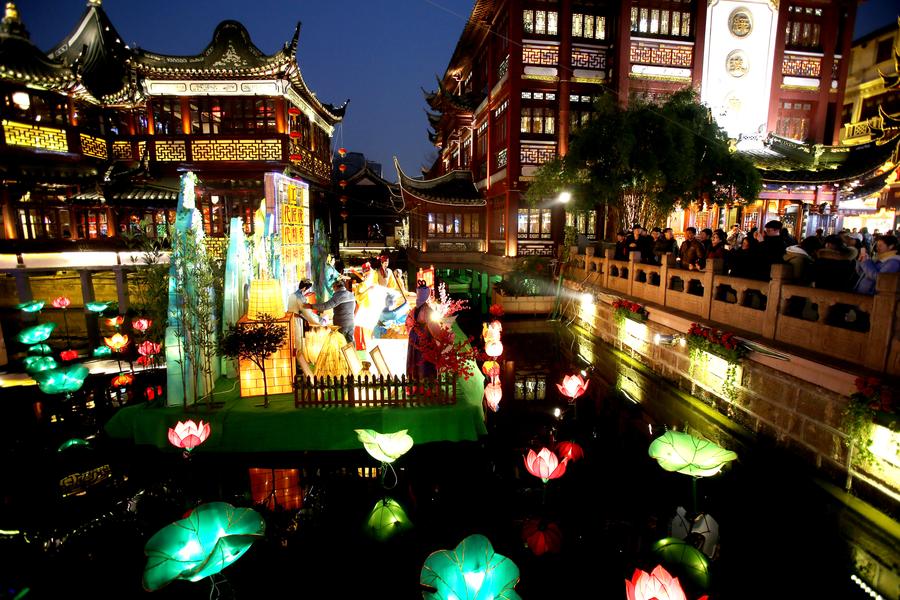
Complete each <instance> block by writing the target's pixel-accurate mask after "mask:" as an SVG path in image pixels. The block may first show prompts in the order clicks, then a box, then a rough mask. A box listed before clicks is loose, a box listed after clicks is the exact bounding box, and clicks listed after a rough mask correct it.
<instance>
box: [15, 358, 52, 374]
mask: <svg viewBox="0 0 900 600" xmlns="http://www.w3.org/2000/svg"><path fill="white" fill-rule="evenodd" d="M22 364H24V365H25V372H26V373H28V374H29V375H33V374H35V373H42V372H43V371H49V370H50V369H55V368H56V367H57V364H56V361H55V360H54V359H53V357H52V356H26V357H25V358H24V359H22Z"/></svg>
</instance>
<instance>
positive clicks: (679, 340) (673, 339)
mask: <svg viewBox="0 0 900 600" xmlns="http://www.w3.org/2000/svg"><path fill="white" fill-rule="evenodd" d="M653 343H654V344H656V345H657V346H673V345H675V344H678V345H680V346H682V347H684V346H685V345H687V340H686V339H685V338H684V336H681V335H677V334H674V335H673V334H670V333H656V334H654V335H653Z"/></svg>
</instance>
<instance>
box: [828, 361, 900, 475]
mask: <svg viewBox="0 0 900 600" xmlns="http://www.w3.org/2000/svg"><path fill="white" fill-rule="evenodd" d="M854 383H855V384H856V391H855V392H853V393H852V394H851V395H850V402H849V403H848V404H847V408H846V409H844V415H843V417H844V418H843V421H842V422H841V427H842V429H843V430H844V433H846V434H847V439H846V440H844V444H845V445H846V446H847V447H848V448H850V449H851V451H852V452H853V455H852V456H853V461H854V462H855V463H857V464H859V465H867V464H870V463H871V462H872V460H873V459H874V458H875V455H874V454H872V451H871V450H870V449H869V445H870V442H871V437H872V426H873V425H874V424H875V423H876V422H880V423H881V424H883V425H885V426H886V427H887V428H888V429H890V430H892V431H896V430H897V417H898V416H900V406H898V402H897V399H896V398H895V397H894V391H893V389H892V388H891V387H890V386H888V385H885V384H883V383H882V382H881V380H880V379H878V378H877V377H857V378H856V381H855V382H854Z"/></svg>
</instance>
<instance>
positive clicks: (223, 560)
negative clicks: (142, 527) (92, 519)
mask: <svg viewBox="0 0 900 600" xmlns="http://www.w3.org/2000/svg"><path fill="white" fill-rule="evenodd" d="M265 531H266V522H265V521H264V520H263V518H262V516H260V514H259V513H258V512H256V511H255V510H253V509H250V508H236V507H234V506H231V505H230V504H227V503H225V502H210V503H208V504H201V505H200V506H198V507H197V508H195V509H194V510H192V511H191V512H190V514H188V515H187V516H185V518H183V519H181V520H180V521H176V522H174V523H171V524H169V525H167V526H165V527H163V528H162V529H160V530H159V531H157V532H156V533H155V534H154V535H153V537H151V538H150V540H149V541H148V542H147V544H146V545H145V546H144V554H146V555H147V566H146V567H144V577H143V585H144V589H145V590H147V591H151V592H152V591H154V590H158V589H160V588H162V587H163V586H165V585H167V584H169V583H171V582H173V581H175V580H176V579H183V580H186V581H200V580H201V579H203V578H205V577H210V576H212V575H215V574H216V573H218V572H219V571H221V570H222V569H224V568H225V567H227V566H228V565H230V564H231V563H233V562H234V561H236V560H237V559H239V558H240V557H241V556H243V555H244V553H245V552H246V551H247V550H248V549H249V548H250V546H251V545H252V544H253V542H255V541H256V540H257V539H260V538H262V537H263V535H264V534H265Z"/></svg>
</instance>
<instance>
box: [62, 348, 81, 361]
mask: <svg viewBox="0 0 900 600" xmlns="http://www.w3.org/2000/svg"><path fill="white" fill-rule="evenodd" d="M59 357H60V358H61V359H63V360H75V359H76V358H78V350H63V351H62V352H60V353H59Z"/></svg>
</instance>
